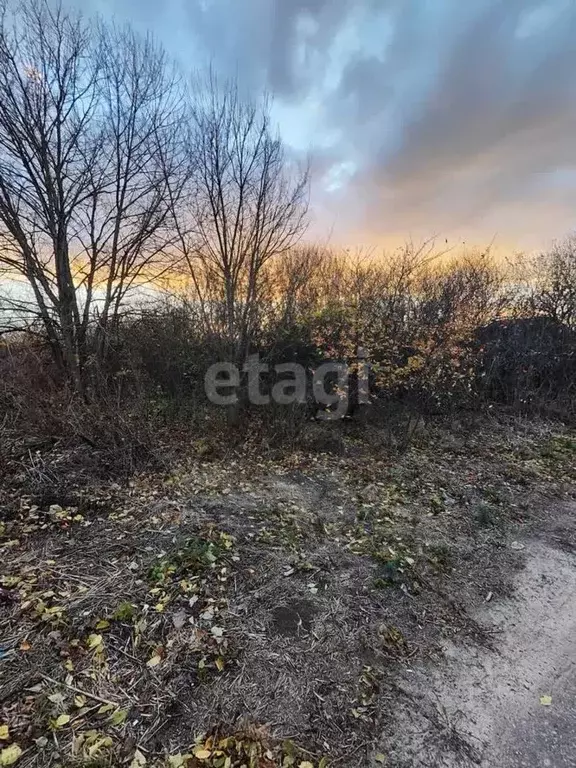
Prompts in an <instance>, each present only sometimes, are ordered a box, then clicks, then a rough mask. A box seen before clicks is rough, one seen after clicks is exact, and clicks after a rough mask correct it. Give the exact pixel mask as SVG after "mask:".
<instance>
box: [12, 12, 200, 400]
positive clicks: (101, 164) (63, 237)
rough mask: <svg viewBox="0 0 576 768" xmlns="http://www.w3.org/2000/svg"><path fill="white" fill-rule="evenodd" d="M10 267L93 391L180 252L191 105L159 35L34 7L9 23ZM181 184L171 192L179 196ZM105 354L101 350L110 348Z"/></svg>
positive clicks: (58, 349)
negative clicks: (142, 286) (96, 367)
mask: <svg viewBox="0 0 576 768" xmlns="http://www.w3.org/2000/svg"><path fill="white" fill-rule="evenodd" d="M0 106H1V108H0V241H1V245H2V249H1V251H0V269H3V270H4V271H7V272H9V273H11V274H16V275H19V276H20V278H24V279H25V281H26V282H27V283H28V285H29V286H30V289H31V294H32V299H33V301H32V302H28V301H24V300H22V301H21V302H20V306H19V307H17V309H18V310H19V311H20V312H24V311H28V312H32V313H33V315H34V317H37V318H39V320H40V322H41V324H42V327H43V330H44V333H45V335H46V338H47V339H48V341H49V343H50V347H51V349H52V353H53V356H54V359H55V361H56V363H57V364H58V366H59V367H60V368H61V369H62V370H63V371H65V372H66V374H67V376H68V377H69V379H70V381H71V382H72V383H73V385H74V386H75V387H76V388H77V389H78V390H79V391H83V390H84V385H85V382H84V373H85V369H86V363H87V334H88V328H89V324H90V322H91V320H92V319H93V318H94V310H95V308H96V307H97V306H98V309H99V313H100V335H101V337H102V338H103V337H104V335H105V333H106V331H107V330H108V327H109V325H110V322H111V320H113V319H114V318H116V317H117V316H118V313H119V310H120V307H121V304H122V302H123V300H124V299H125V297H126V294H127V292H128V290H129V289H130V288H131V287H133V286H134V285H135V284H137V283H138V282H139V281H140V280H141V279H145V277H146V276H147V274H149V273H150V272H151V271H153V268H154V266H155V265H156V264H157V262H158V260H159V259H160V257H162V258H165V257H166V254H167V253H168V252H169V249H170V244H171V240H172V238H173V230H172V229H171V227H170V224H169V219H170V215H171V210H172V208H171V205H170V203H169V201H168V198H170V199H171V200H174V199H179V197H180V194H181V190H182V189H183V186H184V183H185V179H186V174H187V170H186V166H185V165H183V164H182V163H181V162H180V158H178V157H177V155H178V138H177V130H176V129H177V126H178V124H179V123H180V122H181V120H182V114H183V113H182V110H183V104H182V102H181V99H180V97H179V95H178V91H177V83H176V79H175V77H174V75H173V74H171V73H170V72H169V71H168V67H167V64H166V61H165V56H164V53H163V52H162V50H160V49H159V48H158V47H157V46H156V45H155V44H154V43H153V42H152V41H151V40H149V39H146V40H141V39H139V38H137V37H136V36H135V35H134V34H133V33H131V32H130V31H129V30H126V29H117V28H114V27H106V26H104V25H102V24H96V23H92V22H89V21H86V20H84V19H83V18H82V17H81V16H80V15H74V14H70V13H67V12H65V11H63V10H62V8H61V7H60V6H56V7H54V6H53V5H52V4H51V3H50V2H49V0H30V1H29V2H27V3H25V4H22V5H18V6H16V7H15V8H14V7H12V6H8V5H6V3H5V4H4V6H3V8H2V15H1V18H0ZM168 187H170V195H168V194H167V188H168ZM103 348H104V345H103V344H102V343H100V344H99V351H100V353H102V351H103Z"/></svg>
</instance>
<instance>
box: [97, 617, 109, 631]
mask: <svg viewBox="0 0 576 768" xmlns="http://www.w3.org/2000/svg"><path fill="white" fill-rule="evenodd" d="M109 626H110V622H109V621H107V620H106V619H100V620H99V621H97V622H96V629H108V627H109Z"/></svg>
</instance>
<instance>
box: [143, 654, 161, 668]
mask: <svg viewBox="0 0 576 768" xmlns="http://www.w3.org/2000/svg"><path fill="white" fill-rule="evenodd" d="M161 661H162V659H161V658H160V656H158V654H157V653H155V654H154V656H152V658H151V659H148V661H147V662H146V666H147V667H157V666H158V664H160V662H161Z"/></svg>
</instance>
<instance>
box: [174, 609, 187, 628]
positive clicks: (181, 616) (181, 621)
mask: <svg viewBox="0 0 576 768" xmlns="http://www.w3.org/2000/svg"><path fill="white" fill-rule="evenodd" d="M187 618H188V616H187V615H186V611H178V612H177V613H175V614H174V616H172V624H174V628H175V629H182V627H183V626H184V625H185V624H186V620H187Z"/></svg>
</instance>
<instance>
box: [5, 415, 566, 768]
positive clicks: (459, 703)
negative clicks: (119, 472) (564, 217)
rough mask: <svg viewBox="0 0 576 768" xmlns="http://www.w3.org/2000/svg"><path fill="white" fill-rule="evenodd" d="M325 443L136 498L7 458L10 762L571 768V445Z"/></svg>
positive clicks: (228, 462) (188, 476)
mask: <svg viewBox="0 0 576 768" xmlns="http://www.w3.org/2000/svg"><path fill="white" fill-rule="evenodd" d="M341 428H342V430H347V429H348V427H346V425H342V427H341ZM337 444H338V446H339V447H338V453H322V452H318V451H316V452H314V453H309V452H293V453H290V454H287V455H281V454H279V453H278V451H276V452H275V455H274V457H271V456H270V457H268V456H267V455H266V453H265V452H255V451H253V450H247V451H244V452H237V453H236V454H234V455H232V454H229V455H227V456H225V457H219V456H218V455H217V454H216V455H215V456H211V455H209V452H206V451H204V450H198V445H197V444H196V445H195V448H194V450H192V449H191V450H190V451H184V452H183V453H182V455H181V458H180V460H179V461H178V462H176V463H172V464H171V466H170V469H169V470H149V471H147V472H142V473H141V474H137V475H135V476H134V477H132V478H131V479H130V480H129V481H120V480H118V479H116V480H115V481H111V480H110V479H109V478H107V477H104V476H99V475H98V473H97V472H95V471H93V470H90V469H89V468H88V469H87V468H86V467H89V464H88V463H87V462H86V461H84V459H85V457H83V459H82V461H80V460H79V456H78V450H76V451H73V450H69V451H64V450H63V449H53V450H51V451H49V452H45V453H39V454H36V453H34V452H32V451H29V452H28V453H23V452H19V451H18V450H16V449H14V450H13V451H12V454H11V455H12V458H11V459H10V460H9V461H8V462H7V465H6V471H5V480H4V484H3V488H2V491H1V495H0V503H1V504H2V509H3V513H2V516H1V519H2V521H3V522H2V523H1V524H0V526H1V527H0V533H1V539H0V562H1V564H2V568H1V573H2V575H1V581H0V587H1V589H0V683H1V685H0V739H1V741H0V765H5V764H10V763H12V762H14V764H16V765H17V766H32V765H34V766H57V765H62V766H84V767H87V766H105V765H114V766H115V765H128V766H132V767H133V768H138V766H144V765H148V766H180V765H185V766H188V767H189V768H199V767H201V766H216V767H217V768H231V767H232V766H241V765H245V766H260V768H273V767H274V766H286V767H287V768H289V767H290V766H304V768H309V766H313V768H318V766H320V768H323V767H324V766H326V765H337V766H345V767H347V766H349V767H350V768H352V767H354V768H357V767H358V766H379V765H385V766H392V767H393V766H396V767H397V768H399V767H400V766H405V767H406V768H408V767H414V768H418V767H419V766H424V765H426V766H436V765H437V766H442V765H446V766H467V765H487V766H491V765H500V766H502V767H503V768H506V767H507V766H509V767H510V768H516V766H523V765H530V766H535V765H542V766H546V765H550V766H552V767H553V768H564V766H571V765H575V763H574V762H570V760H573V758H572V755H573V754H576V748H575V747H574V745H573V744H572V745H571V744H570V738H573V736H572V737H571V736H570V734H573V733H574V731H575V729H574V722H573V718H574V715H573V712H572V710H571V709H570V702H571V701H572V700H573V698H574V684H575V682H576V681H575V673H574V666H573V661H572V659H573V657H574V646H573V640H572V639H571V638H573V637H574V632H573V630H574V628H575V627H574V622H575V617H574V610H575V609H574V606H573V605H572V602H571V600H570V597H571V594H573V590H574V587H575V586H576V565H575V562H574V560H575V557H574V552H575V549H574V547H575V546H576V538H575V530H576V528H575V526H576V523H575V522H574V520H575V509H576V507H575V506H574V504H573V499H574V497H575V495H576V466H575V465H576V436H575V435H574V433H573V432H571V431H570V430H568V429H566V428H564V427H562V426H561V425H559V424H548V423H542V422H538V421H524V420H521V419H517V418H514V419H513V418H510V417H507V418H504V417H503V416H499V417H498V418H495V417H494V418H491V419H488V418H483V419H481V420H476V421H475V422H474V423H472V422H470V421H467V422H465V421H464V420H460V421H458V422H453V423H451V424H450V425H448V426H446V425H444V426H442V427H441V426H438V425H432V424H430V425H427V426H426V427H425V428H424V427H422V429H419V430H418V433H417V434H415V435H414V441H413V444H412V445H411V446H410V447H409V448H408V449H407V450H406V451H404V452H402V453H398V452H394V451H392V450H391V449H390V446H386V445H384V444H383V442H379V441H377V440H375V439H374V434H367V435H365V436H358V435H357V434H356V433H354V432H349V433H347V432H345V433H344V434H343V435H341V436H340V437H339V440H338V441H337ZM200 447H201V446H200ZM194 452H195V455H194ZM206 453H208V455H205V454H206ZM571 643H572V645H571ZM519 650H521V651H522V653H521V654H519V653H518V651H519ZM549 698H550V700H549ZM546 761H549V762H546Z"/></svg>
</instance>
